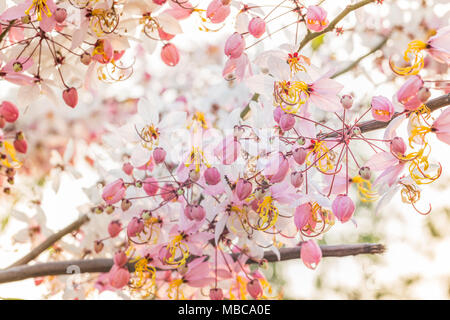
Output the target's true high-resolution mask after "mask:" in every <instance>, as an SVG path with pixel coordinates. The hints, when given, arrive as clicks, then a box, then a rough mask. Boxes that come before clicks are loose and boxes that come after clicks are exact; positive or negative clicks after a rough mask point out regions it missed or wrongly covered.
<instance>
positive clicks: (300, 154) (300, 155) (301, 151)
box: [292, 147, 308, 165]
mask: <svg viewBox="0 0 450 320" xmlns="http://www.w3.org/2000/svg"><path fill="white" fill-rule="evenodd" d="M307 154H308V152H307V151H306V149H305V148H303V147H301V148H297V149H295V150H294V152H292V156H293V157H294V160H295V162H297V163H298V164H300V165H302V164H303V163H305V160H306V155H307Z"/></svg>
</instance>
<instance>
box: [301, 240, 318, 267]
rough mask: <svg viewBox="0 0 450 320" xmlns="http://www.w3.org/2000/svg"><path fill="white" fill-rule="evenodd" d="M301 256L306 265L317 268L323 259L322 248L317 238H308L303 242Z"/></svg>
mask: <svg viewBox="0 0 450 320" xmlns="http://www.w3.org/2000/svg"><path fill="white" fill-rule="evenodd" d="M300 257H301V258H302V261H303V263H304V264H305V266H307V267H308V268H310V269H315V268H317V265H318V264H319V262H320V260H321V259H322V250H321V249H320V247H319V245H318V244H317V243H316V241H315V240H308V241H306V242H303V243H302V247H301V249H300Z"/></svg>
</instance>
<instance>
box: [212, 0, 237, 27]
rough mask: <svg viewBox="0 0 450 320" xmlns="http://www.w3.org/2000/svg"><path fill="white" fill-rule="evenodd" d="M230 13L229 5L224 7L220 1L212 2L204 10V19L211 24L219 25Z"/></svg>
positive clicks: (214, 0)
mask: <svg viewBox="0 0 450 320" xmlns="http://www.w3.org/2000/svg"><path fill="white" fill-rule="evenodd" d="M230 11H231V9H230V6H229V5H224V4H223V2H222V1H221V0H213V1H211V3H210V4H209V6H208V8H207V9H206V17H207V18H208V19H209V20H211V22H212V23H221V22H223V21H224V20H225V19H226V18H227V17H228V15H229V14H230Z"/></svg>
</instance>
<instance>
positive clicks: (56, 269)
mask: <svg viewBox="0 0 450 320" xmlns="http://www.w3.org/2000/svg"><path fill="white" fill-rule="evenodd" d="M300 247H301V246H298V247H293V248H282V249H280V255H281V259H280V261H285V260H293V259H299V258H300ZM320 248H321V249H322V256H323V257H345V256H352V255H359V254H379V253H383V252H384V250H385V247H384V246H383V245H382V244H377V243H358V244H348V245H345V244H343V245H335V246H329V245H322V246H320ZM237 257H238V255H237V254H233V258H234V259H236V258H237ZM264 258H265V259H267V261H269V262H277V261H278V259H277V256H276V255H275V254H274V253H273V252H269V251H268V252H266V253H265V254H264ZM249 263H256V262H255V261H252V260H249ZM112 265H113V260H112V259H92V260H72V261H58V262H49V263H38V264H35V265H32V266H17V267H13V268H9V269H6V270H2V271H0V283H7V282H13V281H20V280H24V279H28V278H35V277H43V276H52V275H53V276H54V275H70V274H72V272H70V271H69V270H79V272H80V273H86V272H90V273H96V272H108V271H109V270H110V269H111V267H112ZM128 269H129V270H130V271H133V270H134V263H129V264H128Z"/></svg>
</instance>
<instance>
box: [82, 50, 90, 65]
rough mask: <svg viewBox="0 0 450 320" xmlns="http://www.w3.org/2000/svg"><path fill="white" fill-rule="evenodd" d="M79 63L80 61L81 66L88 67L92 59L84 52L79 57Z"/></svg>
mask: <svg viewBox="0 0 450 320" xmlns="http://www.w3.org/2000/svg"><path fill="white" fill-rule="evenodd" d="M80 61H81V63H82V64H84V65H86V66H88V65H89V64H90V63H91V61H92V57H91V55H90V54H89V53H87V52H84V53H83V54H81V56H80Z"/></svg>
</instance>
